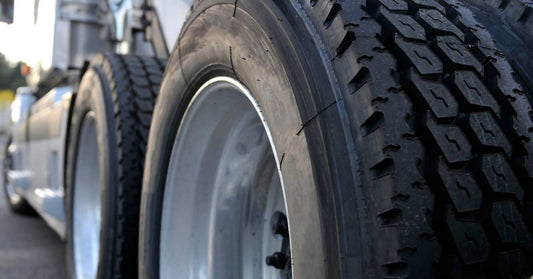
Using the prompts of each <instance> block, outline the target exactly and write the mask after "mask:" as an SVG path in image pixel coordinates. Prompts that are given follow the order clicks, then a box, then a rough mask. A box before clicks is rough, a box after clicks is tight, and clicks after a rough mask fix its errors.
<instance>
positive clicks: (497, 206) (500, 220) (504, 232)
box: [491, 200, 531, 244]
mask: <svg viewBox="0 0 533 279" xmlns="http://www.w3.org/2000/svg"><path fill="white" fill-rule="evenodd" d="M491 215H492V222H493V224H494V227H495V228H496V231H497V233H498V235H499V237H500V239H501V240H502V241H503V242H514V243H527V244H529V243H530V242H531V239H530V237H529V235H530V233H529V231H528V229H527V227H526V224H525V222H524V219H523V217H522V215H521V214H520V212H519V211H518V208H517V207H516V205H515V203H514V202H513V201H509V200H507V201H501V202H495V203H494V204H493V206H492V212H491Z"/></svg>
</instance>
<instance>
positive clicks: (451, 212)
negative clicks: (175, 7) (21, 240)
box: [67, 0, 533, 279]
mask: <svg viewBox="0 0 533 279" xmlns="http://www.w3.org/2000/svg"><path fill="white" fill-rule="evenodd" d="M493 2H494V1H493ZM508 2H509V1H502V3H501V5H504V6H506V5H509V3H508ZM511 2H512V3H515V2H517V1H511ZM506 3H507V4H506ZM517 3H518V2H517ZM501 5H500V6H501ZM472 11H474V12H476V11H478V10H476V9H475V8H474V6H470V7H467V6H465V5H463V4H462V3H459V2H457V1H444V0H443V1H419V0H407V1H402V0H395V1H384V0H367V1H363V2H359V1H336V2H334V1H320V0H318V1H316V0H310V1H307V0H306V1H234V0H203V1H197V2H196V4H195V6H194V9H193V11H192V13H191V15H190V16H189V19H188V21H187V22H186V24H185V26H184V28H183V32H182V34H181V36H180V39H179V41H178V42H177V44H176V49H175V50H174V53H173V55H172V57H171V58H170V60H169V63H168V67H167V69H166V74H165V76H164V79H163V82H162V84H161V89H160V96H159V97H158V100H157V105H156V107H155V109H154V110H153V111H154V116H153V117H154V119H153V121H152V122H151V123H152V126H151V127H150V133H149V137H148V140H147V141H148V143H147V146H146V148H145V145H144V144H145V142H146V139H147V138H146V136H147V135H148V126H149V125H150V118H151V112H152V105H153V103H150V100H152V102H153V100H154V99H155V92H157V91H155V90H156V89H155V87H154V85H158V84H159V83H158V82H159V81H158V79H157V78H154V80H151V79H150V78H149V79H150V81H146V82H144V81H141V80H142V79H143V78H144V79H146V77H151V76H153V75H152V74H153V72H152V70H150V69H154V68H157V67H152V66H151V65H157V66H158V67H159V68H158V69H159V70H158V71H156V72H158V73H160V68H161V67H162V65H160V64H158V62H157V61H153V60H150V59H141V58H138V57H132V58H127V57H126V58H124V57H117V56H99V57H98V58H96V59H95V60H94V61H93V63H92V64H91V66H90V68H89V71H88V72H87V73H86V74H85V76H84V78H83V80H82V83H81V85H80V90H79V93H78V95H77V97H76V105H75V107H74V113H73V117H72V125H71V131H70V137H71V141H70V142H71V146H70V148H69V152H68V154H69V155H68V156H69V166H71V169H70V170H69V171H68V174H67V179H68V183H69V188H68V189H69V190H68V191H67V212H70V215H69V216H68V224H69V228H68V230H67V243H68V245H69V250H68V252H69V255H68V260H69V267H70V268H71V275H72V276H73V277H75V276H78V277H79V274H80V272H85V271H84V270H83V269H84V267H79V268H78V267H76V264H77V262H78V261H79V260H80V259H81V262H83V258H85V256H84V255H82V254H83V253H81V254H80V253H78V254H80V255H81V256H77V252H76V249H79V248H76V246H77V245H76V241H75V238H76V231H77V225H76V218H79V217H76V214H77V213H76V212H79V210H77V209H76V202H77V201H78V200H77V196H76V192H78V193H84V192H83V190H80V188H79V187H90V185H92V186H94V183H92V182H91V183H87V182H90V181H91V180H90V179H91V178H92V179H94V177H96V176H98V181H99V187H97V188H94V189H92V190H90V191H88V192H87V194H84V195H82V196H84V197H85V198H89V196H90V195H89V193H93V194H94V192H95V191H98V192H99V195H94V196H92V197H94V199H93V203H91V204H93V205H94V204H95V205H98V204H100V207H99V209H97V210H96V211H95V212H100V214H96V215H100V216H101V220H99V223H100V224H101V225H100V228H106V229H105V230H102V229H100V230H98V229H96V230H94V232H92V235H97V237H96V238H97V239H98V242H95V243H96V245H97V247H98V248H97V249H93V250H92V251H95V252H94V254H91V256H88V257H87V258H89V259H96V260H94V261H92V262H94V263H96V264H94V265H91V264H88V265H87V266H93V267H91V268H89V270H88V271H87V272H89V274H90V276H88V277H91V278H111V277H124V278H136V277H137V276H138V277H139V278H143V279H149V278H150V279H151V278H202V277H208V278H280V277H281V278H306V279H307V278H405V277H409V278H435V277H438V278H473V277H475V278H510V277H515V278H524V277H525V276H530V275H531V274H532V272H533V266H532V264H531V263H532V262H533V257H532V255H533V254H532V253H533V251H532V243H533V242H532V237H533V236H532V234H531V232H532V225H533V223H532V218H533V214H532V213H531V210H529V208H530V207H531V203H532V201H533V198H532V190H531V189H533V188H532V186H533V140H532V137H533V117H532V115H533V114H532V111H533V110H532V109H531V103H530V100H531V92H530V90H531V88H529V87H528V86H529V84H532V83H531V80H530V78H529V76H528V75H527V74H526V75H524V74H520V73H518V71H517V73H518V74H516V73H514V70H516V69H518V68H520V67H521V68H527V67H528V66H529V64H528V63H529V62H531V61H527V59H525V60H526V61H516V62H513V63H518V66H516V65H513V66H511V65H510V64H509V63H508V61H507V58H509V57H511V56H512V53H511V52H508V51H507V52H506V50H505V49H503V52H501V51H499V50H498V47H499V46H505V44H504V43H503V42H502V39H501V38H503V37H502V36H500V35H501V34H500V35H499V33H495V32H493V31H492V30H491V29H489V30H486V29H484V28H483V27H482V26H481V25H479V23H478V20H476V18H475V15H476V16H478V17H482V15H481V14H480V13H477V12H476V13H475V14H473V13H472ZM494 13H496V12H494ZM519 18H521V20H522V21H524V22H527V21H528V20H529V16H528V13H524V14H523V16H520V17H519ZM491 32H492V33H491ZM508 32H511V33H513V32H514V31H512V30H508ZM517 34H518V33H517ZM509 37H513V36H509ZM514 37H516V38H520V36H518V35H517V36H514ZM493 39H496V42H494V41H493ZM524 51H525V52H528V53H531V50H529V49H528V48H524ZM506 56H507V58H506ZM130 60H135V61H136V62H131V61H130ZM128 61H130V62H128ZM147 61H152V62H147ZM531 64H532V65H533V63H531ZM132 65H133V66H132ZM135 65H136V66H135ZM139 65H140V66H139ZM137 66H139V67H137ZM519 66H520V67H519ZM513 67H514V68H513ZM156 81H157V82H156ZM139 87H140V89H139ZM141 89H142V90H141ZM147 92H148V94H147ZM140 112H146V115H139V113H140ZM93 119H94V120H93ZM93 121H94V122H93ZM138 129H140V130H138ZM84 131H89V132H87V133H85V132H84ZM90 131H94V132H90ZM90 135H92V136H90ZM90 138H92V141H91V140H90ZM84 140H88V141H87V143H84ZM96 143H97V144H96ZM80 145H83V146H86V147H89V148H90V146H93V147H92V148H93V150H94V152H92V153H91V152H87V153H84V151H83V150H84V149H83V148H80ZM145 153H146V159H144V154H145ZM84 154H85V155H84ZM91 154H92V157H91ZM95 154H98V155H97V156H95ZM82 157H86V158H93V159H90V160H89V159H86V160H85V161H86V162H85V163H89V162H91V161H93V163H94V166H93V167H91V168H92V169H93V170H95V169H98V170H99V173H96V172H95V173H82V172H81V171H80V173H78V168H79V167H80V166H81V165H80V164H81V163H80V162H81V159H82ZM95 158H97V161H98V164H96V163H95V162H94V161H96V159H95ZM143 162H145V163H143ZM96 165H97V166H98V167H95V166H96ZM80 170H81V169H80ZM142 170H144V175H142V176H141V172H142ZM82 175H85V176H86V177H85V178H81V177H82ZM141 177H142V180H143V182H142V196H141V192H140V190H141V183H140V182H141ZM78 180H81V182H80V181H78ZM77 181H78V182H77ZM83 182H86V183H85V184H84V183H83ZM84 185H86V186H84ZM98 200H99V203H97V202H94V201H98ZM139 202H140V207H139ZM82 212H83V209H82ZM87 212H90V210H87ZM79 216H83V215H79ZM82 218H83V217H82ZM87 219H90V217H87ZM139 219H140V226H139V227H137V221H138V220H139ZM94 220H96V219H94ZM94 228H95V226H93V227H92V229H94ZM93 238H95V237H93ZM137 243H139V247H137ZM89 250H91V249H89ZM137 251H138V252H139V254H137ZM137 264H138V265H139V266H138V269H137ZM137 270H138V271H139V274H137Z"/></svg>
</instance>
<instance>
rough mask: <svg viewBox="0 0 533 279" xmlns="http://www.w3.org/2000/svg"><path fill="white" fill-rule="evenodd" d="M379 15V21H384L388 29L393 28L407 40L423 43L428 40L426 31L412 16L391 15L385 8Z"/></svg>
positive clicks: (380, 10)
mask: <svg viewBox="0 0 533 279" xmlns="http://www.w3.org/2000/svg"><path fill="white" fill-rule="evenodd" d="M379 13H380V15H379V17H378V20H380V21H383V23H384V24H385V25H386V26H387V27H388V28H387V29H389V28H391V29H393V30H395V31H396V32H398V33H399V34H401V35H402V36H403V37H404V38H407V39H413V40H421V41H423V40H425V39H426V31H425V30H424V28H423V27H422V26H421V25H420V24H419V23H418V22H416V21H415V20H414V19H413V18H412V17H411V16H409V15H404V14H395V13H391V12H389V11H388V10H387V9H383V8H381V9H379Z"/></svg>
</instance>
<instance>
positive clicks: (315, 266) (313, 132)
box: [139, 1, 356, 278]
mask: <svg viewBox="0 0 533 279" xmlns="http://www.w3.org/2000/svg"><path fill="white" fill-rule="evenodd" d="M233 4H234V2H233V1H231V3H224V1H204V2H201V3H200V6H198V7H196V8H195V10H194V11H193V13H192V15H191V17H190V19H189V21H188V22H187V23H186V26H185V28H184V31H183V32H182V34H181V36H180V39H179V41H178V43H177V48H176V50H175V51H174V53H173V55H172V57H171V59H170V61H169V63H168V66H167V69H166V72H165V76H164V79H163V83H162V87H161V91H160V96H159V99H158V101H157V103H156V108H155V110H154V111H155V112H156V113H155V115H154V120H153V122H152V127H151V132H150V137H149V141H148V149H147V150H148V152H147V159H146V164H145V172H144V181H143V195H142V204H141V226H140V244H139V263H140V270H139V275H140V278H159V246H160V245H163V244H162V243H160V242H159V234H160V227H161V223H160V218H161V215H162V203H163V196H164V187H165V180H166V174H167V169H168V163H169V160H170V154H171V151H172V148H173V144H174V140H175V138H176V134H177V131H178V128H179V125H180V120H181V118H182V117H183V114H184V112H185V110H186V108H187V106H188V105H189V102H190V100H191V98H192V97H193V96H194V94H195V93H196V90H198V88H200V86H201V85H202V84H203V83H205V82H206V81H208V80H209V79H211V78H214V77H216V76H229V77H232V78H235V79H237V80H239V81H240V82H241V83H243V84H244V85H245V86H246V87H247V88H248V89H249V90H250V91H251V93H252V95H253V96H254V98H255V99H256V100H257V101H258V103H259V105H260V107H261V110H262V112H263V114H264V116H265V119H266V122H267V125H268V126H269V128H270V130H271V131H270V132H271V133H272V138H273V141H274V145H275V146H276V152H277V156H278V158H283V159H282V160H283V161H282V162H283V163H282V165H281V167H280V168H281V172H282V176H283V182H284V185H285V189H284V191H285V197H286V204H287V207H288V213H289V223H290V230H291V236H297V238H298V239H294V237H293V239H291V242H292V243H291V246H292V247H291V254H292V257H293V259H292V264H293V272H294V276H296V277H295V278H341V275H340V274H341V273H343V272H342V271H341V268H340V262H341V261H342V259H340V253H341V252H340V251H339V250H340V248H339V247H338V243H339V239H338V237H339V235H341V234H342V233H343V232H339V231H338V227H339V225H338V223H337V219H336V218H335V213H334V211H335V208H334V204H335V201H334V199H335V198H336V197H335V193H333V192H334V189H333V185H332V184H335V183H334V182H332V180H333V179H337V183H338V181H342V180H343V179H348V180H350V179H353V177H352V175H351V173H350V172H344V173H342V174H339V173H338V172H337V173H335V175H337V176H336V177H335V178H332V176H333V174H332V173H333V172H334V171H333V170H332V169H330V168H328V166H330V164H331V162H328V155H331V154H327V151H326V150H325V149H327V148H326V146H325V145H326V144H325V142H324V141H325V140H324V138H325V137H328V140H330V142H329V144H337V143H339V142H340V144H338V149H339V150H343V149H345V148H346V147H345V146H346V145H345V143H344V145H343V143H342V140H343V139H344V136H343V134H342V133H343V132H342V127H339V125H340V124H339V123H340V121H339V120H338V117H339V116H338V115H336V113H335V112H333V113H331V115H330V116H327V117H326V116H323V117H322V116H318V114H317V111H319V110H320V108H323V107H326V106H327V105H326V104H331V103H333V104H335V102H336V101H335V98H334V96H333V93H332V89H331V88H330V87H329V86H330V84H329V79H328V78H327V75H326V74H324V71H325V70H324V69H323V66H321V64H320V63H312V64H308V63H307V61H306V59H309V57H308V56H307V57H306V55H308V54H309V51H306V50H302V48H301V45H300V43H299V42H298V41H297V40H298V39H301V38H302V36H300V37H298V36H296V35H295V34H294V33H293V32H294V30H293V29H292V27H291V26H290V22H288V21H284V20H283V19H284V15H283V14H282V13H281V11H280V10H279V8H280V7H278V6H275V4H273V3H263V2H262V1H248V2H243V3H242V5H239V8H237V9H236V8H235V7H234V5H233ZM284 8H286V9H287V10H288V9H289V8H290V7H287V6H285V7H284ZM289 13H290V11H289ZM220 18H226V19H229V20H226V21H224V20H220ZM210 22H211V23H210ZM206 26H208V27H209V28H206ZM313 58H314V59H317V57H313ZM315 61H316V60H315ZM321 74H324V75H323V76H321V77H318V76H320V75H321ZM309 119H316V122H313V121H309V125H307V124H308V121H307V120H309ZM326 122H327V123H328V124H327V125H329V126H328V127H327V128H329V129H330V133H329V134H327V135H326V134H325V133H324V129H326V128H325V127H323V126H321V125H319V123H326ZM303 123H306V124H305V125H307V126H306V127H305V129H303V127H302V126H303V125H304V124H303ZM332 123H334V124H332ZM335 123H336V124H335ZM341 153H344V154H348V153H349V152H347V151H341ZM337 159H338V160H345V161H344V162H343V163H345V165H347V166H349V165H350V163H349V162H346V160H347V157H346V156H338V157H337V158H335V159H333V160H337ZM330 160H331V158H330ZM336 163H338V162H336ZM353 184H354V182H353V181H350V182H349V183H348V185H353ZM354 216H356V215H354ZM352 224H353V223H352ZM354 238H355V237H354ZM353 274H355V273H353Z"/></svg>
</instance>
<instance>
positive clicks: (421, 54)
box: [394, 36, 443, 75]
mask: <svg viewBox="0 0 533 279" xmlns="http://www.w3.org/2000/svg"><path fill="white" fill-rule="evenodd" d="M394 43H395V44H396V46H397V47H398V48H399V50H400V51H401V52H402V53H403V54H404V55H405V56H407V58H408V59H409V61H410V62H411V63H412V64H413V66H414V67H415V68H416V69H417V70H418V72H419V73H420V74H422V75H431V74H440V73H442V71H443V67H442V62H441V61H440V59H439V58H438V57H437V55H435V54H434V53H433V52H432V51H431V50H430V49H429V48H428V47H427V46H426V45H425V44H418V43H413V42H408V41H406V40H405V39H403V38H400V37H398V36H396V37H395V38H394Z"/></svg>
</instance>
